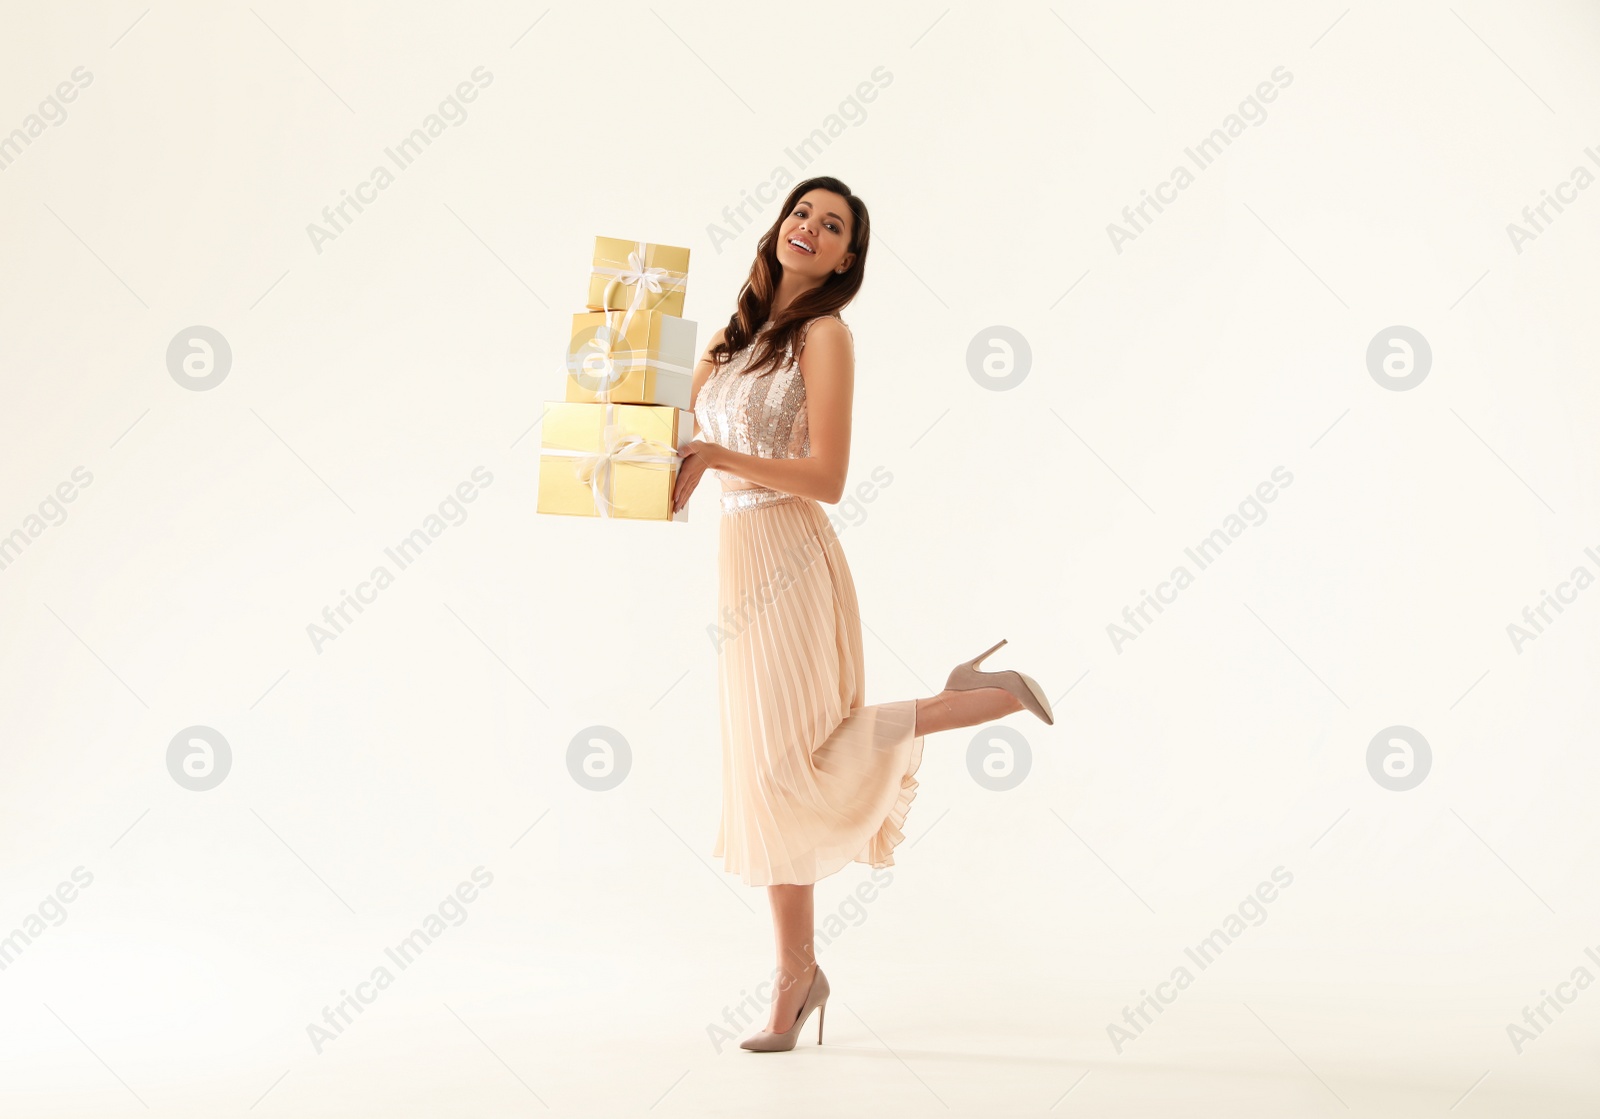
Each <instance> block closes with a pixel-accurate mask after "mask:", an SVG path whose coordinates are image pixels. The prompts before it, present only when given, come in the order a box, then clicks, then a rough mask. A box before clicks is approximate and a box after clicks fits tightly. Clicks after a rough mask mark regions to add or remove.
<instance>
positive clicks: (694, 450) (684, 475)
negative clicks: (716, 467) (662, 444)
mask: <svg viewBox="0 0 1600 1119" xmlns="http://www.w3.org/2000/svg"><path fill="white" fill-rule="evenodd" d="M712 446H715V444H710V443H706V442H704V441H703V440H700V439H696V440H693V441H692V442H690V444H689V445H688V447H686V448H685V449H684V453H683V458H682V459H680V460H679V461H678V481H677V485H676V486H674V487H673V490H672V511H673V512H674V513H676V512H677V511H678V510H679V509H682V508H683V507H684V506H685V505H688V504H689V498H690V496H691V495H692V494H693V493H694V488H695V487H696V486H698V485H699V484H700V476H701V475H702V474H704V473H705V472H706V470H707V469H708V468H709V467H710V465H711V464H710V463H709V462H707V461H706V459H707V449H708V448H709V447H712Z"/></svg>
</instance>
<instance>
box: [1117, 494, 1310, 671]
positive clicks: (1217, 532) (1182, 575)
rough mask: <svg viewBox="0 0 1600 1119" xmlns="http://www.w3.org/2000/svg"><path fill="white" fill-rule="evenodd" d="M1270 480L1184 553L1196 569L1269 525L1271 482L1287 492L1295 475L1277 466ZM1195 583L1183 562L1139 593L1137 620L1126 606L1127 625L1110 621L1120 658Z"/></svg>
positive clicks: (1272, 496) (1203, 567)
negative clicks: (1152, 614)
mask: <svg viewBox="0 0 1600 1119" xmlns="http://www.w3.org/2000/svg"><path fill="white" fill-rule="evenodd" d="M1270 478H1271V481H1266V482H1262V483H1261V484H1260V485H1259V486H1257V487H1256V488H1255V492H1254V494H1253V495H1251V496H1248V497H1246V498H1245V499H1244V500H1243V501H1241V502H1239V511H1238V512H1237V513H1229V514H1228V515H1227V516H1226V517H1224V518H1223V519H1222V525H1221V526H1220V527H1219V528H1214V529H1212V530H1211V532H1210V534H1209V535H1207V536H1206V537H1204V538H1203V539H1201V540H1200V541H1199V542H1198V543H1197V544H1195V545H1194V547H1192V548H1185V549H1184V550H1183V554H1184V555H1186V556H1188V557H1189V559H1191V560H1192V561H1194V564H1195V567H1196V568H1197V570H1199V571H1204V570H1205V569H1206V568H1208V567H1210V566H1211V565H1212V563H1213V562H1215V561H1216V559H1217V557H1218V556H1220V555H1221V554H1222V553H1223V552H1224V551H1225V550H1226V549H1227V548H1228V546H1229V545H1230V544H1232V543H1233V542H1234V541H1235V540H1237V539H1238V538H1239V537H1240V536H1243V535H1244V530H1245V529H1247V528H1250V527H1251V526H1253V525H1260V524H1264V523H1265V522H1266V519H1267V510H1266V508H1265V507H1264V504H1263V503H1266V502H1272V501H1276V500H1277V499H1278V488H1275V487H1274V486H1273V484H1272V483H1273V482H1276V483H1277V484H1278V487H1281V488H1283V489H1288V488H1289V485H1290V484H1291V483H1292V482H1293V481H1294V475H1293V474H1291V473H1289V471H1288V469H1287V468H1285V467H1282V466H1274V467H1273V468H1272V474H1271V475H1270ZM1194 580H1195V573H1194V572H1191V571H1190V570H1189V568H1188V567H1187V566H1186V565H1184V564H1181V563H1180V564H1178V566H1177V567H1174V568H1173V569H1172V574H1171V575H1169V576H1168V577H1167V580H1166V581H1165V582H1162V583H1158V584H1156V589H1155V594H1154V596H1152V595H1151V593H1150V592H1149V591H1146V590H1140V592H1139V598H1140V602H1139V605H1138V607H1137V612H1138V616H1137V617H1135V609H1136V608H1135V607H1132V606H1124V607H1123V608H1122V621H1123V622H1124V623H1126V624H1125V625H1119V624H1118V623H1116V622H1109V623H1107V625H1106V636H1107V637H1109V638H1111V647H1112V648H1113V649H1115V650H1116V651H1117V655H1119V656H1120V655H1121V654H1122V647H1123V646H1124V645H1126V644H1127V643H1128V642H1130V641H1133V640H1135V639H1136V638H1137V637H1138V636H1139V635H1140V634H1142V633H1144V631H1145V627H1146V626H1148V625H1149V624H1150V622H1151V621H1152V619H1151V617H1150V614H1149V611H1150V610H1151V609H1154V610H1155V612H1156V613H1157V614H1159V613H1161V612H1162V610H1163V605H1162V604H1163V603H1165V604H1166V605H1168V606H1170V605H1172V603H1173V602H1175V601H1177V598H1178V592H1179V591H1182V590H1185V589H1186V588H1188V587H1189V585H1190V584H1192V583H1193V582H1194Z"/></svg>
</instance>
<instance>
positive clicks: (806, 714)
mask: <svg viewBox="0 0 1600 1119" xmlns="http://www.w3.org/2000/svg"><path fill="white" fill-rule="evenodd" d="M719 533H720V538H719V544H718V583H719V592H718V601H717V623H716V625H714V626H713V627H712V637H713V642H714V643H715V644H716V646H717V666H718V681H719V683H718V695H719V702H720V705H721V716H722V717H721V723H722V820H721V824H720V826H719V827H718V829H717V842H716V847H715V849H714V850H713V851H712V854H713V855H715V856H718V857H720V858H721V859H722V860H723V867H724V868H725V869H726V870H727V871H728V872H730V873H733V874H737V875H739V877H740V879H741V880H742V881H743V882H744V883H745V884H746V885H750V886H770V885H775V884H782V883H795V884H803V883H808V882H816V881H818V880H819V879H822V878H825V877H827V876H828V875H830V874H833V873H835V872H836V871H839V870H841V869H843V868H844V867H845V866H847V865H848V864H849V863H851V862H859V863H866V864H868V865H870V866H873V867H886V866H893V865H894V855H893V852H894V849H895V847H896V846H897V845H898V844H899V843H900V841H901V840H902V839H903V838H904V837H905V832H904V830H903V828H904V827H905V822H906V814H907V812H908V811H909V810H910V807H911V802H912V800H914V799H915V798H916V795H917V780H916V776H915V774H916V772H917V769H918V768H919V767H920V766H921V764H922V737H921V736H920V735H917V734H916V733H915V731H916V700H915V699H908V700H901V701H898V702H894V703H881V704H877V705H873V706H868V705H867V704H866V703H865V698H864V697H865V695H866V672H865V668H866V666H865V661H864V657H863V655H862V642H861V616H860V611H859V608H858V606H857V602H856V589H855V581H854V579H853V578H852V577H851V574H850V567H849V564H847V563H846V562H845V557H844V551H843V549H842V548H841V546H840V543H839V539H838V536H837V535H836V533H835V532H834V529H833V525H832V524H831V523H830V522H829V521H828V518H827V515H826V514H825V513H824V512H823V509H822V506H821V505H820V504H819V503H818V502H816V501H813V500H811V499H810V498H805V497H798V496H796V495H792V494H779V493H777V492H776V491H771V490H763V491H744V492H742V493H741V492H740V491H737V490H729V491H725V492H724V494H723V514H722V523H721V526H720V529H719Z"/></svg>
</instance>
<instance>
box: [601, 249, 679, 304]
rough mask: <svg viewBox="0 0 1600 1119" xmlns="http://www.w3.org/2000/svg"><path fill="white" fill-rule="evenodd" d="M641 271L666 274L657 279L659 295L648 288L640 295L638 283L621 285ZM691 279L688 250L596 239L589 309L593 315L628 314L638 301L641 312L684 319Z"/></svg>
mask: <svg viewBox="0 0 1600 1119" xmlns="http://www.w3.org/2000/svg"><path fill="white" fill-rule="evenodd" d="M640 268H642V269H643V270H644V271H646V272H651V271H653V270H658V269H659V270H664V272H665V274H664V275H659V276H657V280H658V281H659V283H660V286H661V290H660V291H659V292H653V291H651V290H649V288H648V287H645V288H644V290H643V291H640V290H639V289H640V287H641V285H640V284H638V283H623V282H621V281H622V277H623V275H625V274H626V273H628V272H630V271H634V270H637V269H640ZM688 279H689V250H688V249H683V248H679V247H678V246H676V245H656V244H651V243H650V242H648V241H628V240H625V239H624V238H621V237H596V238H595V239H594V264H593V266H592V268H591V271H590V273H589V302H588V303H587V304H586V306H587V307H588V308H589V310H591V311H613V310H625V309H627V308H628V307H631V306H634V305H635V299H637V300H638V303H637V306H638V307H639V309H640V310H645V311H660V312H662V313H663V314H666V315H682V314H683V294H684V285H685V284H686V283H687V282H688Z"/></svg>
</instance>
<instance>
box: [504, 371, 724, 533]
mask: <svg viewBox="0 0 1600 1119" xmlns="http://www.w3.org/2000/svg"><path fill="white" fill-rule="evenodd" d="M545 407H546V409H547V411H546V412H545V416H544V421H543V429H542V434H541V436H540V449H539V501H538V505H537V506H536V508H537V509H538V511H539V512H540V513H560V514H565V515H568V516H574V517H601V516H606V515H607V513H606V512H605V510H604V509H603V508H602V505H601V502H600V501H598V500H597V498H596V495H595V492H594V489H595V487H594V484H593V483H592V482H590V481H586V480H584V479H583V478H582V477H580V475H579V467H580V466H581V465H584V464H585V460H584V458H582V457H581V456H582V455H597V454H599V453H600V452H601V449H602V439H603V436H604V429H605V425H606V423H607V421H608V419H609V421H610V422H611V423H613V424H615V425H616V428H617V430H616V432H615V435H616V437H617V438H618V439H619V440H620V439H622V438H624V437H626V436H630V435H635V436H639V437H641V438H642V439H645V440H649V441H650V444H651V445H649V446H646V447H645V448H644V450H645V452H646V453H649V454H652V455H654V456H657V457H666V456H668V455H676V456H678V457H681V456H682V455H683V454H684V453H686V451H687V450H688V446H689V444H690V443H691V442H692V441H693V439H694V418H693V416H692V415H691V414H690V413H689V412H686V411H684V410H683V409H681V408H673V407H670V406H665V405H655V404H595V403H586V402H582V401H571V400H562V401H547V402H546V403H545ZM635 450H637V448H635ZM627 453H628V452H627V450H626V448H624V449H623V452H622V456H621V457H616V458H613V459H612V460H611V469H610V478H609V480H604V479H603V472H602V484H601V486H600V489H601V493H602V495H603V496H604V497H606V498H608V499H609V500H610V502H611V508H610V513H609V515H610V516H612V517H625V518H630V519H633V520H645V521H687V520H688V519H689V508H688V506H687V505H686V506H684V507H683V508H682V509H680V510H678V512H677V513H676V514H674V513H673V512H672V491H673V489H674V488H675V487H676V485H677V482H678V463H677V461H676V459H674V461H672V462H669V463H662V462H648V463H646V462H630V461H627V458H626V457H625V456H626V454H627ZM589 465H590V466H591V468H593V466H594V464H593V463H592V462H591V463H590V464H589Z"/></svg>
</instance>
